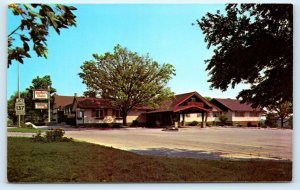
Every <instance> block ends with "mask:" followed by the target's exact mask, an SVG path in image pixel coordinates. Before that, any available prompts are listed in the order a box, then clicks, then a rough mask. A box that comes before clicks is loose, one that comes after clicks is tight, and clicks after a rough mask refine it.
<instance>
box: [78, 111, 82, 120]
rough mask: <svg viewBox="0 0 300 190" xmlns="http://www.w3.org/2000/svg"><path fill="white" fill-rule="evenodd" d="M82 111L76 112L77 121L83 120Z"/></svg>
mask: <svg viewBox="0 0 300 190" xmlns="http://www.w3.org/2000/svg"><path fill="white" fill-rule="evenodd" d="M83 114H84V112H83V111H77V119H82V118H83Z"/></svg>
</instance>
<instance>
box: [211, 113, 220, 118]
mask: <svg viewBox="0 0 300 190" xmlns="http://www.w3.org/2000/svg"><path fill="white" fill-rule="evenodd" d="M212 114H213V117H219V116H220V112H213V113H212Z"/></svg>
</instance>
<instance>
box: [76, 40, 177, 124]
mask: <svg viewBox="0 0 300 190" xmlns="http://www.w3.org/2000/svg"><path fill="white" fill-rule="evenodd" d="M93 57H94V60H91V61H86V62H84V63H83V65H82V66H81V69H82V72H81V73H79V76H80V77H81V78H82V80H83V83H84V84H86V85H87V87H88V89H89V90H91V91H94V92H97V93H98V94H100V95H101V96H102V97H103V98H109V99H111V100H112V104H113V106H114V107H115V108H116V109H120V110H121V112H122V117H123V125H126V123H127V121H126V116H127V114H128V112H129V111H130V110H132V109H133V108H136V107H140V106H146V105H147V106H151V107H156V106H157V105H158V103H159V102H161V101H163V100H165V99H167V98H170V97H171V96H173V95H174V94H173V93H172V92H171V90H170V89H169V88H168V87H166V85H167V83H168V81H169V80H170V79H171V78H172V76H173V75H175V69H174V67H173V66H172V65H170V64H162V65H159V64H158V63H157V62H156V61H153V60H152V59H151V58H150V57H149V56H148V55H147V56H140V55H138V54H137V53H136V52H131V51H128V50H127V49H126V48H123V47H121V46H120V45H117V46H116V47H115V48H114V52H113V53H110V52H107V53H105V54H103V55H98V54H93Z"/></svg>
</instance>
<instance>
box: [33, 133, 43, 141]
mask: <svg viewBox="0 0 300 190" xmlns="http://www.w3.org/2000/svg"><path fill="white" fill-rule="evenodd" d="M32 140H33V141H34V142H46V138H44V137H43V136H42V132H41V131H38V132H37V133H36V134H35V135H32Z"/></svg>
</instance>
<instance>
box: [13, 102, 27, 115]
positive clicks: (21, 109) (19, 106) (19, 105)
mask: <svg viewBox="0 0 300 190" xmlns="http://www.w3.org/2000/svg"><path fill="white" fill-rule="evenodd" d="M15 111H16V115H25V102H24V99H23V98H17V99H16V104H15Z"/></svg>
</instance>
